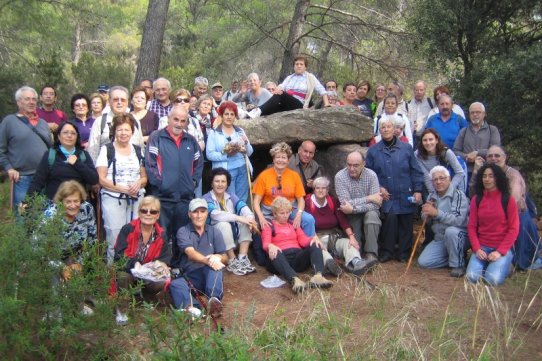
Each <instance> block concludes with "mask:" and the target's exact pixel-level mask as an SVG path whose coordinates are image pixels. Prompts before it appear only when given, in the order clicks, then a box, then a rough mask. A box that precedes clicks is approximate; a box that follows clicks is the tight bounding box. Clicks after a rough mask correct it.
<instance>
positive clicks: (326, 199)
mask: <svg viewBox="0 0 542 361" xmlns="http://www.w3.org/2000/svg"><path fill="white" fill-rule="evenodd" d="M312 185H313V189H314V192H313V193H312V194H308V195H306V196H305V208H306V210H307V213H309V214H311V215H312V216H313V217H314V221H315V225H316V234H317V235H318V238H319V239H320V241H321V242H322V244H323V245H324V251H323V255H324V263H325V266H326V270H327V271H329V272H330V273H331V274H333V275H335V276H338V275H339V274H340V273H341V268H340V267H339V265H338V264H337V263H336V262H335V260H334V259H333V257H332V256H331V254H330V253H336V254H338V255H339V256H340V257H341V258H344V264H345V265H346V269H347V270H348V271H349V272H351V273H353V274H355V275H357V276H361V275H362V274H364V273H366V272H367V271H369V270H370V269H371V268H372V267H373V266H374V265H375V264H376V263H377V261H376V260H371V261H367V260H365V259H363V258H362V257H361V254H360V244H359V242H358V241H357V240H356V237H355V235H354V232H353V230H352V227H351V226H350V223H349V222H348V219H347V218H346V215H345V214H344V213H343V212H342V211H341V209H340V205H341V204H340V202H339V200H338V199H337V198H335V197H332V196H330V195H329V179H327V178H326V177H318V178H316V179H315V180H314V182H313V184H312ZM369 226H370V225H369ZM345 235H346V237H345Z"/></svg>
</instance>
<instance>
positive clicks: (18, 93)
mask: <svg viewBox="0 0 542 361" xmlns="http://www.w3.org/2000/svg"><path fill="white" fill-rule="evenodd" d="M27 91H30V92H32V93H34V95H35V96H36V99H37V98H38V92H37V91H36V89H34V88H31V87H29V86H28V85H25V86H22V87H20V88H19V89H17V91H16V92H15V101H19V100H21V98H22V97H23V92H27Z"/></svg>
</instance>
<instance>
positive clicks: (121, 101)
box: [111, 98, 128, 103]
mask: <svg viewBox="0 0 542 361" xmlns="http://www.w3.org/2000/svg"><path fill="white" fill-rule="evenodd" d="M111 100H112V101H113V103H128V99H126V98H113V99H111Z"/></svg>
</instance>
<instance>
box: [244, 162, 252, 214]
mask: <svg viewBox="0 0 542 361" xmlns="http://www.w3.org/2000/svg"><path fill="white" fill-rule="evenodd" d="M244 155H245V166H246V168H247V179H248V195H249V197H250V208H251V210H252V211H254V197H253V196H252V180H251V179H250V166H249V164H250V163H249V160H248V155H247V154H246V153H245V154H244Z"/></svg>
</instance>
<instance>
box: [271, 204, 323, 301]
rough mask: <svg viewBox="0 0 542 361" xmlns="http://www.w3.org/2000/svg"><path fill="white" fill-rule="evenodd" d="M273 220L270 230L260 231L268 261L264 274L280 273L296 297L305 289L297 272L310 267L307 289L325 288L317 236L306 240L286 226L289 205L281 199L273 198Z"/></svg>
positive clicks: (296, 229)
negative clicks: (310, 276) (310, 272)
mask: <svg viewBox="0 0 542 361" xmlns="http://www.w3.org/2000/svg"><path fill="white" fill-rule="evenodd" d="M271 210H272V212H273V220H272V221H271V226H270V227H265V228H264V229H263V231H262V244H263V249H264V251H266V252H267V254H268V255H269V259H270V261H271V262H270V264H268V270H269V271H270V272H272V273H280V275H282V276H283V277H285V278H286V279H287V280H288V282H290V283H291V284H292V291H293V292H294V293H299V292H301V291H303V290H304V289H305V288H306V287H307V285H306V284H305V282H303V281H302V280H301V279H300V278H299V277H298V275H297V272H301V271H304V270H306V269H307V268H308V267H309V266H311V265H312V267H313V269H314V272H315V274H314V276H312V278H311V279H310V281H309V284H308V286H309V287H315V288H316V287H317V288H329V287H331V286H332V285H333V283H332V282H331V281H328V280H326V279H325V278H324V277H323V276H322V272H323V271H324V260H323V256H322V243H321V242H320V240H319V239H318V236H314V237H309V236H307V235H306V234H305V233H303V230H302V229H301V228H300V227H298V228H294V227H293V226H292V225H291V224H290V223H288V218H289V217H290V213H291V212H292V204H291V203H290V201H288V200H287V199H286V198H284V197H277V198H275V200H273V203H272V204H271Z"/></svg>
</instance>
